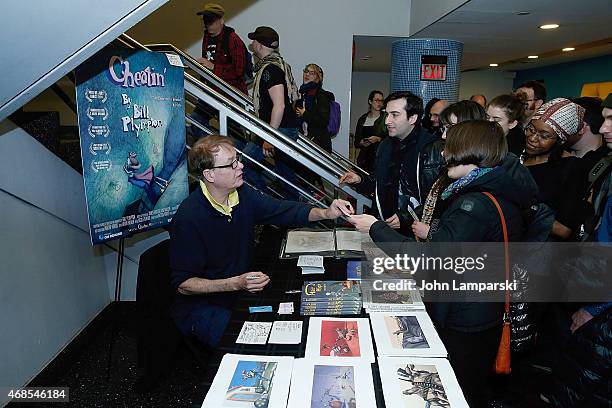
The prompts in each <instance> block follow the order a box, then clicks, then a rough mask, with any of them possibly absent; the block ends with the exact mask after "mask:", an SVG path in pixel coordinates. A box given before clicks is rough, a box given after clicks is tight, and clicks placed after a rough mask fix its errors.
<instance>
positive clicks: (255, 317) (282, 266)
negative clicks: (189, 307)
mask: <svg viewBox="0 0 612 408" xmlns="http://www.w3.org/2000/svg"><path fill="white" fill-rule="evenodd" d="M282 234H283V232H277V233H276V234H273V235H274V239H273V241H272V243H271V245H266V244H267V243H265V242H262V243H261V245H259V246H258V248H263V247H265V248H266V250H265V252H266V253H267V254H271V255H272V256H268V257H266V256H261V255H262V254H260V256H258V257H257V258H256V260H255V261H254V264H253V270H254V271H258V270H259V271H262V272H264V273H266V274H268V275H269V276H270V283H269V284H268V285H267V286H266V288H265V289H264V290H263V291H262V292H259V293H256V294H254V293H248V292H240V293H239V294H236V296H237V297H238V299H237V300H236V304H235V307H234V310H233V312H232V317H231V320H230V322H229V324H228V327H227V329H226V331H225V333H224V335H223V337H222V339H221V344H220V346H219V347H218V348H217V349H216V350H215V352H214V353H213V355H211V357H210V363H209V365H208V367H207V370H206V374H205V378H204V382H203V384H202V386H203V387H205V388H206V389H208V388H210V385H211V383H212V381H213V379H214V377H215V374H216V373H217V368H218V367H219V364H220V362H221V359H222V358H223V356H224V355H225V354H226V353H233V354H254V355H266V356H293V357H295V358H302V357H304V352H305V349H306V337H307V334H308V316H301V315H300V296H301V295H300V293H295V294H287V293H285V292H286V291H289V290H301V289H302V284H303V282H304V281H314V280H345V279H346V262H347V259H333V258H325V260H324V266H325V274H323V275H302V274H301V268H299V267H298V266H297V259H282V260H281V259H278V258H277V256H278V253H279V252H278V250H279V247H280V244H279V243H280V240H279V239H278V238H279V236H282ZM281 302H293V306H294V309H295V311H294V313H293V314H291V315H279V314H278V305H279V303H281ZM251 306H272V309H273V311H272V312H271V313H249V307H251ZM334 317H367V314H365V313H363V311H362V314H361V315H358V316H356V315H351V316H334ZM276 320H294V321H297V320H302V321H303V322H304V324H303V327H302V342H301V343H300V344H265V345H252V344H236V339H237V338H238V334H239V333H240V330H241V329H242V325H243V324H244V322H245V321H254V322H274V321H276ZM373 343H374V342H373ZM372 375H373V380H374V389H375V392H376V402H377V407H385V405H384V401H383V397H382V388H381V383H380V376H379V374H378V365H377V364H376V363H375V364H372Z"/></svg>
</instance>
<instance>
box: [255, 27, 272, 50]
mask: <svg viewBox="0 0 612 408" xmlns="http://www.w3.org/2000/svg"><path fill="white" fill-rule="evenodd" d="M248 37H249V39H251V40H255V41H257V42H259V43H260V44H261V45H263V46H265V47H268V48H278V33H277V32H276V30H274V29H273V28H272V27H266V26H260V27H257V28H256V29H255V31H253V32H252V33H249V35H248Z"/></svg>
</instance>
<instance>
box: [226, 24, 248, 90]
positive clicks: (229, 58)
mask: <svg viewBox="0 0 612 408" xmlns="http://www.w3.org/2000/svg"><path fill="white" fill-rule="evenodd" d="M228 28H229V27H224V29H223V38H222V39H221V47H222V48H223V52H224V53H225V55H226V56H227V58H228V60H229V61H230V63H231V62H232V56H231V54H230V53H229V38H230V35H231V33H233V32H234V30H233V29H228ZM242 47H243V48H244V82H246V84H247V85H249V84H251V83H253V81H254V74H253V70H254V65H253V56H252V55H251V53H250V52H249V50H248V48H247V47H246V45H245V44H244V43H242Z"/></svg>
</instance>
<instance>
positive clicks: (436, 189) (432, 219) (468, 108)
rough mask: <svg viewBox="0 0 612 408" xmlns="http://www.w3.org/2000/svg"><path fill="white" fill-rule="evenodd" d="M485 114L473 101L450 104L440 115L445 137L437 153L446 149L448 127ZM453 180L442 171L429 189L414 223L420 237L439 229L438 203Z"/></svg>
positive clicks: (440, 208) (437, 144) (439, 143)
mask: <svg viewBox="0 0 612 408" xmlns="http://www.w3.org/2000/svg"><path fill="white" fill-rule="evenodd" d="M485 116H486V115H485V111H484V109H483V108H482V107H481V106H480V105H478V104H477V103H476V102H473V101H460V102H457V103H454V104H452V105H450V106H448V107H447V108H446V109H444V111H442V113H441V115H440V122H441V123H442V126H441V127H442V129H443V133H442V135H443V139H442V140H441V141H438V142H436V143H435V144H434V145H432V147H435V150H436V152H438V153H437V154H441V152H442V150H443V149H444V142H445V139H446V136H447V133H446V132H447V129H450V128H452V126H454V125H457V124H458V123H461V122H465V121H468V120H484V119H485ZM432 154H433V152H432ZM451 182H452V179H450V178H449V177H448V175H447V174H446V173H445V172H444V171H442V172H441V174H440V177H439V178H438V179H437V180H436V182H435V183H434V185H433V186H432V188H431V190H430V191H429V194H427V198H426V199H425V202H424V203H423V208H422V216H421V220H420V221H415V222H413V223H412V232H413V234H414V236H415V237H417V238H418V239H420V240H426V239H428V238H429V236H430V234H431V233H432V232H434V231H436V230H437V226H438V223H439V221H440V216H441V214H442V206H439V205H438V203H439V198H440V193H442V191H444V189H445V188H446V187H448V185H449V184H450V183H451Z"/></svg>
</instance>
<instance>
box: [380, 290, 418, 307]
mask: <svg viewBox="0 0 612 408" xmlns="http://www.w3.org/2000/svg"><path fill="white" fill-rule="evenodd" d="M372 303H388V304H401V305H411V304H413V303H414V300H413V299H412V296H411V294H410V292H407V291H404V292H399V291H389V290H373V291H372Z"/></svg>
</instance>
